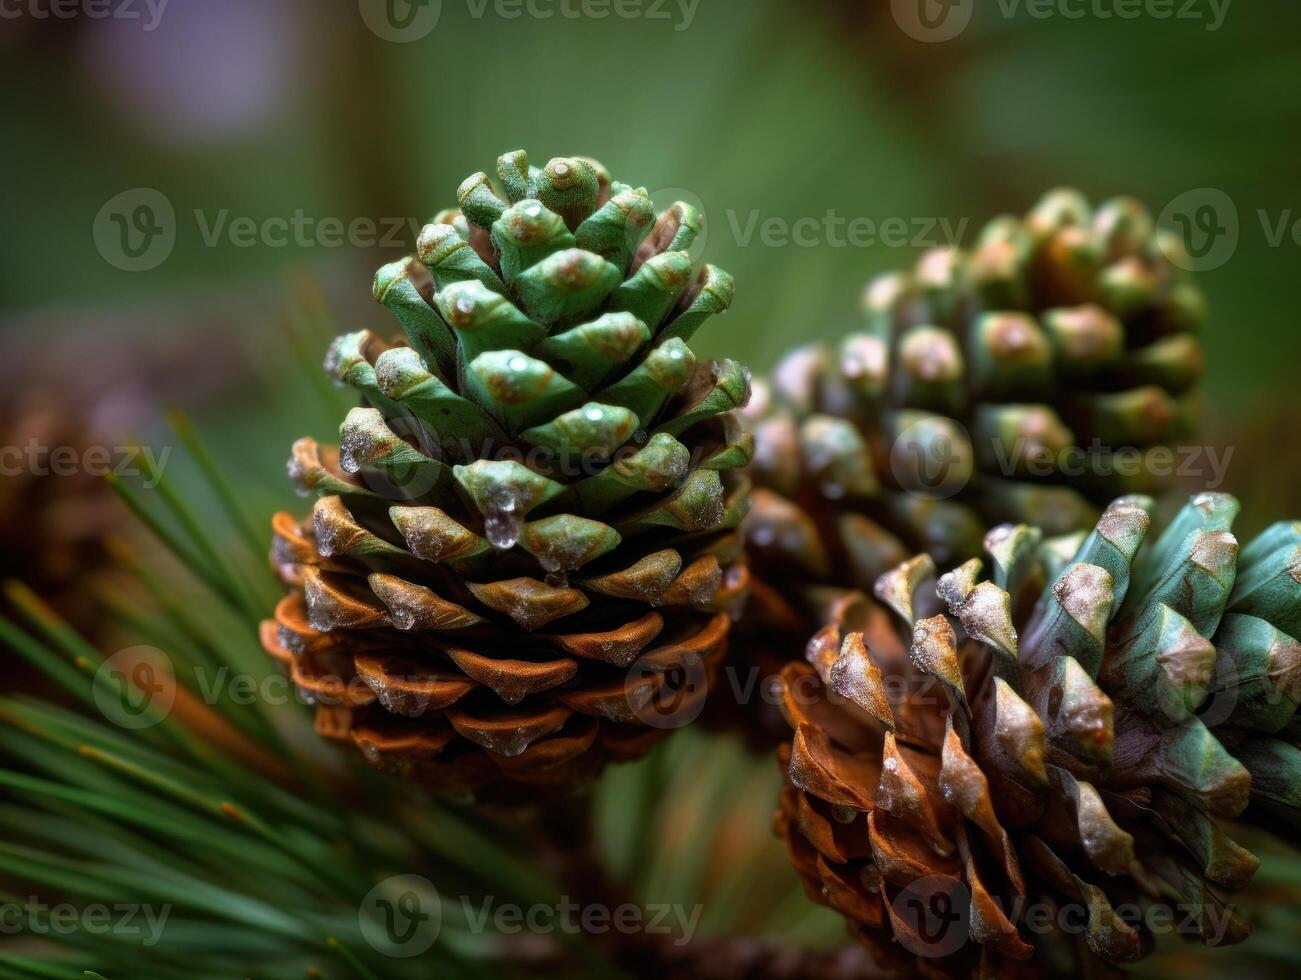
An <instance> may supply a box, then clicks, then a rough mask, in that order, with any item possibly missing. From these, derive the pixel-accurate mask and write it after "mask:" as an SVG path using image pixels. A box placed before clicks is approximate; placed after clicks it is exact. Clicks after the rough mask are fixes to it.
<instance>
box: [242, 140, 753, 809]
mask: <svg viewBox="0 0 1301 980" xmlns="http://www.w3.org/2000/svg"><path fill="white" fill-rule="evenodd" d="M498 175H499V177H500V186H501V190H502V192H504V196H505V199H503V198H502V197H499V196H498V194H499V192H498V191H497V190H495V189H494V188H493V186H492V183H491V182H490V181H489V178H488V177H487V176H486V175H485V174H482V173H480V174H475V175H474V176H473V177H471V178H469V179H468V180H467V181H465V182H464V183H463V184H462V185H461V188H460V191H459V194H458V198H459V200H460V205H461V210H460V211H458V212H445V213H443V214H441V215H439V216H438V217H437V218H436V219H435V221H434V223H433V224H430V225H428V226H426V227H425V229H424V230H423V232H422V233H421V235H420V239H419V243H418V249H419V256H418V260H417V259H408V260H406V261H404V262H397V263H394V264H392V265H389V266H385V267H384V268H382V269H381V270H380V271H379V273H378V274H377V276H376V279H375V296H376V298H377V299H378V300H379V301H380V302H381V303H383V304H384V305H385V306H387V307H388V308H389V309H390V310H391V311H392V312H393V313H394V315H395V316H396V318H397V320H398V322H399V323H400V324H401V326H402V329H403V332H404V334H405V339H404V341H403V342H402V343H400V344H398V345H396V346H389V345H388V344H386V343H384V342H383V341H382V340H380V339H379V338H378V337H376V336H375V335H373V334H371V333H369V332H366V331H362V332H360V333H355V334H349V335H347V336H344V337H341V338H339V339H338V341H336V342H335V344H334V346H333V347H332V349H331V351H330V355H329V357H328V359H327V369H328V371H329V372H330V373H331V374H332V375H333V376H334V377H335V378H336V379H337V380H339V381H341V382H344V383H346V384H349V385H352V386H353V387H355V388H357V389H358V390H359V391H360V392H361V394H362V396H363V406H362V407H359V408H356V409H354V410H352V411H351V412H350V413H349V414H348V417H347V418H346V419H345V420H344V422H343V424H342V426H341V429H340V436H341V447H340V449H339V450H338V451H335V450H333V449H330V448H326V447H323V446H319V445H317V444H316V443H315V442H314V441H312V440H310V439H304V440H301V441H299V442H298V443H297V444H296V445H295V447H294V454H293V459H292V461H291V463H290V471H291V474H292V475H293V477H294V479H295V480H296V481H297V482H298V484H299V485H300V486H301V487H302V488H304V489H305V490H310V491H314V492H315V493H316V494H317V495H318V498H319V499H318V500H317V501H316V504H315V506H314V507H313V510H312V515H311V519H310V521H308V522H306V523H303V524H300V523H299V521H297V520H296V519H295V518H294V517H293V516H292V515H289V514H280V515H278V516H277V517H276V519H275V543H274V548H273V561H274V563H275V565H276V567H277V568H278V569H279V572H280V574H281V576H282V578H283V579H284V581H285V582H286V583H287V584H288V585H289V592H288V595H287V596H286V597H285V599H284V600H283V601H282V602H281V604H280V606H279V607H278V609H277V611H276V622H275V623H269V624H267V625H266V627H265V629H264V643H265V645H266V647H267V649H268V651H269V652H270V653H271V654H272V655H274V656H276V657H279V658H280V659H282V660H284V661H285V662H287V663H288V664H289V665H290V669H291V670H292V673H293V677H294V679H295V681H296V682H297V684H298V685H299V687H300V688H301V689H302V690H304V691H306V692H308V693H310V694H311V695H312V696H313V697H315V698H316V699H317V700H318V701H319V702H321V707H320V709H319V713H318V729H319V730H321V731H322V732H323V733H324V734H326V735H329V736H332V737H335V738H341V739H350V740H352V741H353V742H355V743H356V744H357V745H358V746H360V747H361V748H362V749H363V751H364V753H365V754H366V756H367V757H368V758H370V759H371V761H372V762H375V763H376V764H378V765H380V766H381V767H383V768H387V769H390V770H394V771H398V772H400V773H402V774H404V775H405V776H407V777H408V778H411V779H414V780H418V781H421V782H424V783H428V784H431V785H434V786H436V787H439V788H441V789H445V790H456V791H466V790H475V789H476V788H482V790H483V791H484V792H490V791H492V789H493V788H494V787H501V786H508V785H512V784H513V785H519V784H539V783H554V784H563V783H566V782H568V781H570V780H571V779H573V778H575V777H578V776H583V775H590V774H593V773H595V772H596V771H597V770H599V768H600V767H601V766H602V765H603V764H604V763H606V762H607V761H610V760H620V759H627V758H631V757H635V756H637V755H639V754H641V753H642V752H644V751H645V750H646V749H647V748H648V747H649V746H650V745H651V744H653V743H654V742H655V741H657V740H658V739H659V737H661V736H662V735H663V734H665V732H666V730H667V729H668V728H669V727H673V726H674V725H675V724H677V723H679V722H680V721H684V720H686V719H688V718H690V717H691V716H692V713H693V712H694V711H695V710H697V709H698V702H699V700H700V699H702V698H703V697H704V695H705V693H706V688H707V685H708V683H709V682H710V681H711V680H712V678H713V676H714V675H715V673H716V670H717V665H718V663H719V660H720V659H721V657H722V654H723V650H724V646H725V643H726V639H727V636H728V632H729V628H730V623H731V612H732V611H733V610H734V609H735V608H736V606H737V604H738V602H739V601H740V600H741V599H742V598H743V595H744V590H745V587H746V581H747V573H746V570H745V568H744V566H743V565H742V564H741V563H740V555H741V549H740V541H739V532H738V530H737V528H738V526H739V524H740V521H741V518H742V517H743V516H744V513H745V511H746V509H747V508H748V506H749V498H748V484H747V482H746V481H745V480H744V478H742V477H740V476H738V475H737V474H735V473H733V472H732V471H733V470H735V469H737V468H738V467H741V466H744V465H745V464H746V463H747V462H748V461H749V459H750V456H751V454H752V453H751V439H750V437H749V435H748V434H747V433H745V432H744V431H743V428H742V427H741V426H740V425H739V424H738V422H737V421H736V420H735V418H734V417H733V416H732V415H731V414H729V413H730V412H731V411H732V410H733V409H735V408H737V407H738V406H740V405H743V404H744V403H745V402H746V400H747V398H748V396H749V373H748V372H747V371H746V370H745V369H744V368H743V367H741V365H739V364H737V363H736V362H735V361H731V360H724V361H722V362H719V363H712V364H705V363H697V360H696V357H695V355H694V354H693V353H692V351H691V349H690V347H688V346H687V342H688V341H689V340H690V339H691V336H692V335H693V334H694V333H695V332H696V330H697V329H698V328H699V327H700V326H701V324H702V323H703V322H704V321H705V320H706V319H707V318H708V317H709V316H711V315H712V314H715V313H721V312H723V311H724V310H726V309H727V307H728V305H729V303H730V301H731V297H732V280H731V278H730V277H729V276H728V275H727V273H725V272H723V271H722V270H720V269H716V268H714V267H713V266H708V265H707V266H705V267H704V268H703V269H702V270H700V271H699V273H698V274H697V273H695V272H693V268H692V262H691V258H690V256H689V254H688V252H687V249H688V248H690V246H691V244H692V241H693V239H694V238H695V236H696V234H697V233H698V231H699V229H700V227H701V220H702V219H701V216H700V215H699V213H698V212H696V211H695V209H693V208H692V207H690V206H689V205H686V204H681V203H678V204H675V205H673V206H672V207H671V208H669V209H668V210H666V211H665V212H664V213H663V214H661V215H659V217H658V219H657V218H656V217H655V214H654V211H653V208H652V204H651V200H650V197H649V196H648V194H647V193H646V191H645V190H644V189H636V188H632V187H629V186H627V185H624V184H620V183H617V182H612V181H611V180H610V178H609V176H608V174H607V173H606V172H605V170H604V168H602V167H601V166H600V164H598V163H596V162H595V161H592V160H587V159H583V158H557V159H553V160H552V161H551V162H550V163H548V164H547V166H546V167H545V168H543V169H537V168H533V167H530V166H529V164H528V159H527V157H526V155H525V154H524V153H523V152H522V151H518V152H514V153H509V154H506V155H505V156H503V157H501V158H500V160H499V161H498ZM666 705H667V706H666ZM661 713H664V714H663V715H661Z"/></svg>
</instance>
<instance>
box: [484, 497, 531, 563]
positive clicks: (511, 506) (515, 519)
mask: <svg viewBox="0 0 1301 980" xmlns="http://www.w3.org/2000/svg"><path fill="white" fill-rule="evenodd" d="M484 506H485V507H486V508H487V511H486V512H485V513H484V515H483V517H484V520H483V533H484V536H485V537H486V538H487V539H488V543H489V544H491V545H492V546H493V547H494V548H497V549H498V550H500V551H507V550H509V549H511V548H513V547H515V545H516V544H517V543H518V542H519V536H520V531H521V530H522V529H523V527H524V512H523V511H522V510H521V509H520V501H519V495H518V494H517V493H515V491H513V490H511V489H509V488H507V487H501V488H499V489H497V490H494V491H493V492H492V493H491V494H490V495H489V496H488V497H487V499H486V500H485V501H484Z"/></svg>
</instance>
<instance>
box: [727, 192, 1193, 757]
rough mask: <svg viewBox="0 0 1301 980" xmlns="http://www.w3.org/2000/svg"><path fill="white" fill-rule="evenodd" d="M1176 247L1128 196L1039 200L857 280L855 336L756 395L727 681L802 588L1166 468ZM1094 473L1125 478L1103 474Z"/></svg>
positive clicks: (1175, 361) (1180, 391)
mask: <svg viewBox="0 0 1301 980" xmlns="http://www.w3.org/2000/svg"><path fill="white" fill-rule="evenodd" d="M1177 247H1178V241H1177V239H1174V238H1168V236H1166V235H1165V234H1164V233H1159V232H1157V231H1156V230H1155V228H1154V225H1153V222H1152V219H1151V218H1150V217H1149V216H1148V214H1147V212H1146V211H1145V210H1144V209H1143V207H1142V206H1141V205H1140V204H1138V203H1137V202H1134V201H1131V200H1127V199H1121V200H1116V201H1112V202H1110V203H1108V204H1106V205H1104V206H1102V207H1101V208H1099V209H1098V210H1097V211H1096V212H1095V211H1094V210H1093V209H1092V208H1091V207H1090V205H1089V204H1088V202H1087V201H1086V200H1084V198H1083V197H1082V196H1081V195H1080V194H1078V193H1076V192H1073V191H1055V192H1052V193H1050V194H1048V195H1046V196H1045V197H1044V198H1043V200H1042V201H1040V203H1039V204H1038V205H1037V206H1036V208H1035V209H1034V210H1033V211H1032V212H1031V213H1030V214H1029V215H1028V216H1027V217H1026V218H1024V219H1023V220H1018V219H1015V218H1011V217H1003V218H999V219H996V220H995V221H993V222H991V223H990V224H989V225H988V226H987V227H986V228H985V229H984V231H983V232H982V234H981V235H980V238H979V241H978V242H977V245H976V247H975V248H974V249H973V250H971V251H970V252H963V251H960V250H956V249H937V250H934V251H931V252H929V253H927V254H926V255H924V256H923V257H922V258H921V260H920V261H919V262H918V263H917V267H916V269H915V270H914V271H913V272H912V273H894V274H889V275H886V276H882V277H881V278H879V279H877V280H875V281H874V282H872V283H871V284H870V285H869V286H868V288H867V291H866V294H865V300H864V306H865V310H866V316H867V326H866V329H865V330H863V331H861V332H858V333H854V334H851V335H849V336H847V337H846V338H845V339H844V340H843V341H842V342H841V343H840V345H839V347H838V348H837V349H836V350H834V351H833V350H832V349H830V348H828V347H826V346H824V345H814V346H811V347H804V348H801V349H798V350H796V351H794V352H793V353H791V354H789V355H788V356H787V357H786V358H785V359H783V361H782V362H781V364H780V365H779V366H778V367H777V369H776V370H775V371H774V372H773V374H772V375H771V377H770V379H768V380H764V381H759V382H756V385H755V397H754V399H753V400H752V402H751V404H750V405H749V407H748V408H747V410H746V412H745V413H744V414H745V417H746V418H747V421H748V422H749V424H750V425H751V427H752V428H753V431H754V435H755V458H754V462H753V464H752V465H751V467H750V474H751V476H752V478H753V479H754V482H755V484H756V487H755V492H754V508H753V510H752V511H751V514H750V516H749V518H747V521H746V526H747V542H748V546H749V551H750V554H751V558H752V564H753V570H754V576H755V581H754V583H753V588H754V594H755V600H754V601H753V602H752V603H751V604H750V610H751V612H750V614H749V616H748V622H747V624H746V639H745V641H744V642H742V643H738V644H736V645H735V646H736V650H737V653H738V655H739V654H740V653H741V652H742V651H744V656H745V658H746V662H745V663H744V664H738V669H741V668H745V669H748V670H749V671H750V672H751V673H753V672H755V671H757V672H758V673H759V675H760V676H761V677H763V678H771V677H773V676H775V673H776V671H777V670H779V669H780V667H781V665H782V664H783V663H785V662H786V661H787V660H788V659H789V658H790V655H791V654H790V651H791V650H793V649H798V648H799V647H800V646H802V644H803V638H804V637H806V636H808V634H809V633H810V632H811V631H812V630H813V629H816V628H817V626H818V625H819V624H818V623H817V622H816V621H815V620H814V619H813V617H812V616H811V610H813V609H816V608H817V606H818V604H819V600H818V596H817V591H818V589H817V587H819V586H822V585H829V586H832V587H843V586H845V585H853V586H854V587H856V588H859V589H862V590H869V589H870V588H871V585H872V583H873V582H874V581H875V580H876V578H877V577H878V576H879V575H881V574H882V573H883V572H884V571H886V570H887V569H889V568H891V567H893V566H894V565H896V564H898V563H899V562H901V561H903V560H904V559H906V558H907V557H908V556H909V555H912V554H915V553H916V552H918V551H925V552H927V553H928V554H930V555H931V557H933V558H934V559H935V561H936V563H937V564H938V565H939V567H940V569H941V570H947V569H949V568H952V567H953V566H955V565H957V564H959V563H960V562H962V561H965V560H966V559H968V558H971V557H974V556H975V555H977V554H979V553H980V549H981V540H982V538H983V536H984V534H985V532H986V530H987V529H988V528H989V527H992V526H993V525H995V524H998V523H1002V522H1014V523H1020V522H1024V523H1027V524H1032V525H1034V526H1036V527H1040V528H1042V529H1044V531H1045V532H1046V533H1048V534H1051V535H1061V534H1067V533H1071V532H1074V531H1079V530H1082V529H1085V528H1088V527H1089V526H1091V525H1092V523H1093V521H1094V520H1096V518H1097V516H1098V511H1099V506H1100V505H1102V504H1105V503H1106V502H1108V501H1110V500H1112V499H1114V498H1115V497H1117V496H1120V495H1122V494H1125V493H1138V492H1148V491H1151V490H1154V489H1159V487H1157V486H1155V485H1152V483H1151V482H1150V481H1148V480H1146V479H1144V478H1143V477H1142V476H1141V474H1145V473H1151V472H1154V471H1160V470H1167V471H1169V472H1173V470H1174V468H1175V463H1176V462H1177V460H1176V457H1175V456H1174V455H1173V453H1171V451H1170V449H1169V447H1168V445H1167V444H1168V443H1169V442H1171V441H1172V440H1175V439H1179V438H1182V437H1184V436H1186V435H1188V434H1190V433H1191V432H1192V431H1193V429H1194V428H1195V427H1196V423H1195V416H1196V409H1197V398H1196V393H1195V391H1194V386H1195V384H1196V382H1197V380H1198V378H1199V377H1200V375H1201V372H1202V367H1203V358H1202V352H1201V348H1200V346H1199V344H1198V342H1197V340H1196V339H1194V338H1193V336H1192V335H1191V334H1190V333H1189V332H1188V331H1189V330H1190V329H1191V328H1193V327H1194V326H1195V325H1196V324H1197V323H1198V322H1199V321H1200V320H1201V319H1202V316H1203V305H1204V304H1203V302H1202V299H1201V296H1200V294H1199V293H1198V291H1197V288H1196V286H1195V285H1194V284H1193V283H1192V282H1190V281H1189V280H1188V278H1187V277H1186V276H1184V275H1183V274H1181V273H1180V270H1179V269H1178V267H1177V266H1175V265H1173V264H1171V262H1170V261H1168V260H1167V259H1166V258H1165V256H1166V255H1168V254H1173V252H1172V251H1171V250H1172V249H1174V248H1177ZM1118 451H1124V453H1126V454H1128V457H1126V456H1124V455H1117V453H1118ZM1161 452H1164V453H1168V454H1170V459H1169V460H1168V461H1162V460H1156V461H1157V462H1161V463H1162V464H1163V465H1162V466H1161V467H1160V468H1159V469H1158V468H1157V467H1154V466H1152V465H1148V464H1149V462H1151V461H1152V460H1151V459H1149V454H1152V453H1161ZM1140 454H1141V455H1140ZM1167 462H1168V464H1169V465H1168V466H1167V465H1165V463H1167ZM1116 464H1124V465H1126V466H1129V465H1134V466H1136V468H1137V470H1138V471H1139V473H1140V475H1139V476H1137V477H1123V476H1121V475H1119V474H1113V475H1111V476H1107V475H1105V471H1106V470H1107V469H1108V468H1113V467H1115V466H1116ZM1077 471H1082V472H1077ZM1091 473H1092V474H1098V475H1096V476H1090V475H1089V474H1091ZM775 715H776V713H775V711H773V710H771V707H770V705H769V707H767V708H766V709H765V708H760V709H757V710H747V711H746V713H745V718H744V724H742V726H741V730H742V731H744V732H746V734H747V735H748V736H749V737H751V738H752V739H756V740H757V741H758V742H760V743H764V742H767V743H768V744H772V737H773V734H774V732H779V731H780V730H781V728H782V726H781V725H780V723H779V722H777V720H776V717H775Z"/></svg>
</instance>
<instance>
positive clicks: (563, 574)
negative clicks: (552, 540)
mask: <svg viewBox="0 0 1301 980" xmlns="http://www.w3.org/2000/svg"><path fill="white" fill-rule="evenodd" d="M538 564H539V565H541V566H542V570H543V571H544V572H546V573H547V574H546V583H547V585H549V586H551V587H552V588H553V589H567V588H569V571H568V569H566V568H565V567H564V566H563V565H561V563H560V561H559V560H558V559H556V558H553V557H552V556H550V555H542V556H541V557H540V558H538Z"/></svg>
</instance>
